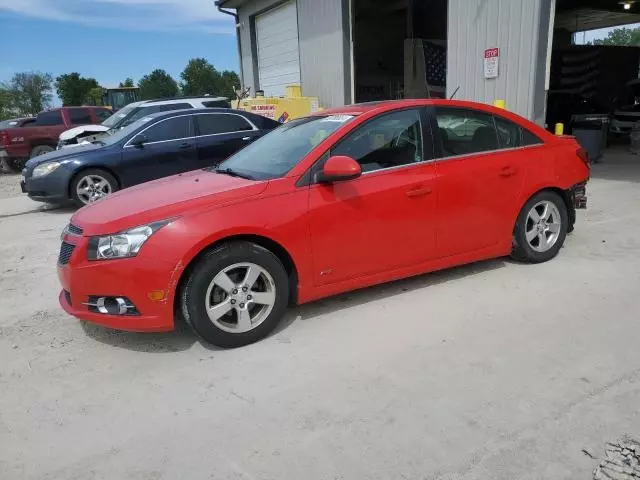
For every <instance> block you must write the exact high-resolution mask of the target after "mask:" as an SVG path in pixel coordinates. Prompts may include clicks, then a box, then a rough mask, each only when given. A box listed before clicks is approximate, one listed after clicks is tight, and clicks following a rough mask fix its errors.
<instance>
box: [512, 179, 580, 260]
mask: <svg viewBox="0 0 640 480" xmlns="http://www.w3.org/2000/svg"><path fill="white" fill-rule="evenodd" d="M545 201H546V202H550V203H551V204H553V205H554V206H555V207H556V209H557V210H558V213H559V214H560V229H559V232H558V236H557V239H556V240H555V243H554V244H553V246H552V247H551V248H549V249H548V250H546V251H543V252H540V251H537V250H536V249H534V248H533V247H532V245H530V244H529V242H528V241H527V238H526V232H527V228H529V229H530V230H531V224H530V223H531V220H529V218H528V216H529V212H531V210H532V209H533V208H534V206H535V205H537V204H539V203H540V202H545ZM568 228H569V214H568V211H567V205H566V203H565V202H564V200H563V199H562V198H561V197H560V195H558V194H557V193H555V192H552V191H542V192H540V193H537V194H536V195H534V196H533V197H531V198H530V199H529V201H528V202H527V203H526V204H525V205H524V207H522V210H521V211H520V214H519V215H518V219H517V220H516V225H515V228H514V231H513V244H514V245H513V250H512V252H511V257H512V258H513V259H515V260H518V261H521V262H527V263H543V262H547V261H549V260H551V259H552V258H554V257H555V256H556V255H557V254H558V252H559V251H560V249H561V248H562V245H563V244H564V241H565V238H566V237H567V231H568Z"/></svg>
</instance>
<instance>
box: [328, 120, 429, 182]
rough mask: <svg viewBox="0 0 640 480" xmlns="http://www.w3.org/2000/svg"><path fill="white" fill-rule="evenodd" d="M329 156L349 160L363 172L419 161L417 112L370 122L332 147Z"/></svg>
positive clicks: (421, 155) (421, 150)
mask: <svg viewBox="0 0 640 480" xmlns="http://www.w3.org/2000/svg"><path fill="white" fill-rule="evenodd" d="M331 155H346V156H348V157H351V158H353V159H354V160H356V161H357V162H358V163H359V164H360V166H361V168H362V171H363V172H372V171H375V170H380V169H383V168H391V167H397V166H400V165H408V164H411V163H416V162H421V161H422V160H423V159H424V154H423V145H422V126H421V122H420V112H419V111H418V110H403V111H401V112H393V113H388V114H386V115H383V116H381V117H378V118H376V119H374V120H371V121H370V122H368V123H366V124H365V125H364V126H362V127H360V128H358V129H357V130H356V131H355V132H353V133H351V134H350V135H349V136H348V137H346V138H345V139H343V140H342V141H341V142H340V143H339V144H338V145H336V146H335V147H334V148H333V149H332V150H331Z"/></svg>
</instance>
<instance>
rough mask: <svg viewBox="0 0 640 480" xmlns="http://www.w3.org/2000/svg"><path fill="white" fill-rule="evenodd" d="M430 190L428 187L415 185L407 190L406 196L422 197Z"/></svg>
mask: <svg viewBox="0 0 640 480" xmlns="http://www.w3.org/2000/svg"><path fill="white" fill-rule="evenodd" d="M431 191H432V190H431V189H430V188H429V187H417V188H414V189H412V190H409V191H407V197H409V198H417V197H424V196H425V195H429V194H430V193H431Z"/></svg>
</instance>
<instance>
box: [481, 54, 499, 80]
mask: <svg viewBox="0 0 640 480" xmlns="http://www.w3.org/2000/svg"><path fill="white" fill-rule="evenodd" d="M499 63H500V49H499V48H487V49H486V50H485V51H484V78H496V77H497V76H498V64H499Z"/></svg>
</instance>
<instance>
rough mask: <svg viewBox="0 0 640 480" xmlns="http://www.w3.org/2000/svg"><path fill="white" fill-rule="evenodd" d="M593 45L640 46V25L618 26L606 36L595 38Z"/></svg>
mask: <svg viewBox="0 0 640 480" xmlns="http://www.w3.org/2000/svg"><path fill="white" fill-rule="evenodd" d="M592 45H623V46H634V47H637V46H640V27H637V28H626V27H622V28H616V29H614V30H611V31H610V32H609V33H608V34H607V36H606V38H600V39H597V40H594V41H593V43H592Z"/></svg>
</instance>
